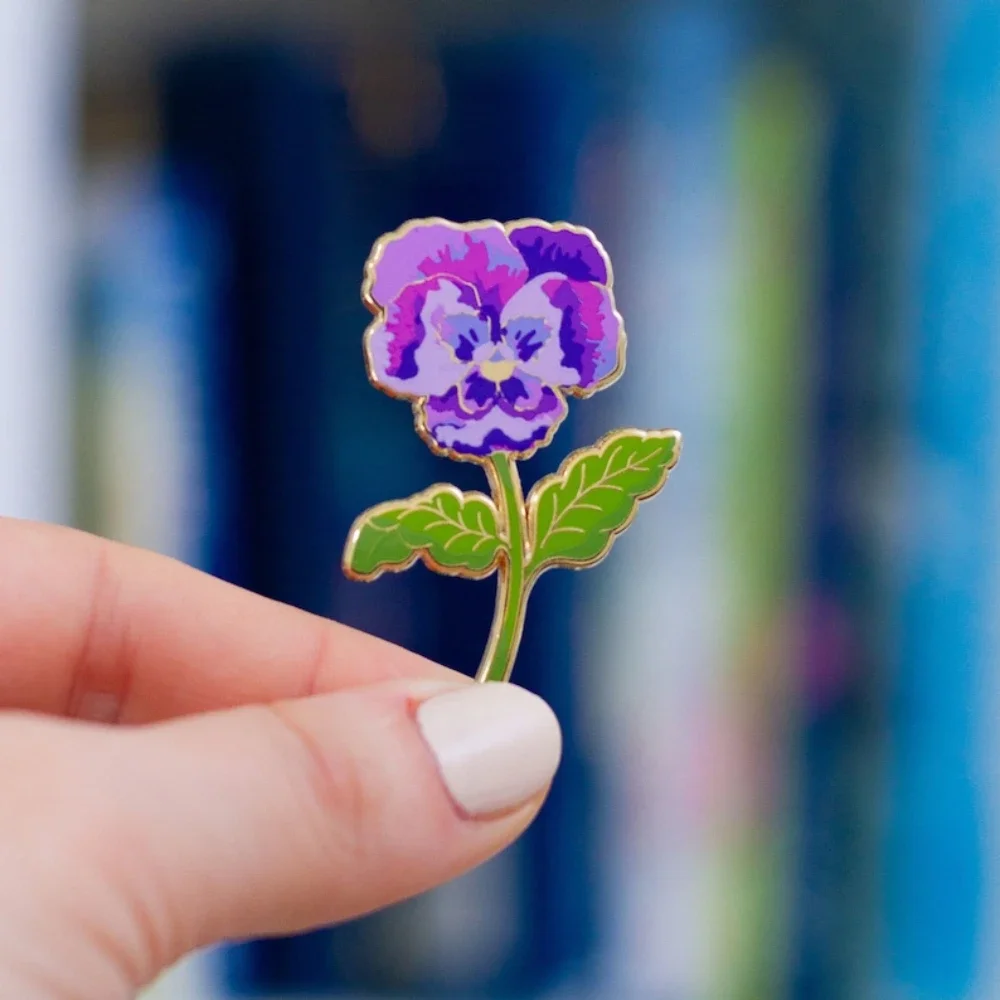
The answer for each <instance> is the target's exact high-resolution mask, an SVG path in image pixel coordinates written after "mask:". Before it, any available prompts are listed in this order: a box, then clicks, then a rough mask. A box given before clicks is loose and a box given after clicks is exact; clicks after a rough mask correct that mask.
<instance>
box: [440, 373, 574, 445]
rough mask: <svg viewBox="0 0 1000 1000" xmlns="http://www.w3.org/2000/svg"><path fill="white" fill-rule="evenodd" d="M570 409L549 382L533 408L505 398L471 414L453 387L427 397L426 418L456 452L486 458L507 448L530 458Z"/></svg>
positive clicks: (549, 436) (444, 442)
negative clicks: (515, 405) (517, 405)
mask: <svg viewBox="0 0 1000 1000" xmlns="http://www.w3.org/2000/svg"><path fill="white" fill-rule="evenodd" d="M566 412H567V407H566V401H565V400H564V399H563V397H562V395H561V394H560V393H559V392H556V391H553V390H552V389H549V388H548V387H547V386H546V387H543V389H542V392H541V393H540V396H539V398H538V401H537V404H536V405H534V406H533V407H531V408H529V409H526V410H515V409H514V408H513V407H510V406H508V405H505V404H504V402H501V403H499V404H495V405H490V406H489V407H487V408H486V409H485V410H483V411H482V412H480V413H478V414H476V415H471V414H469V413H468V412H467V411H466V409H465V408H464V407H463V405H462V402H461V399H460V397H459V393H458V390H457V389H453V390H451V391H450V392H449V393H447V394H446V395H444V396H435V397H433V398H431V399H428V400H427V402H426V404H425V405H424V411H423V422H424V427H425V428H426V430H427V432H428V433H429V434H430V436H431V438H432V439H433V440H434V442H435V444H436V445H437V446H438V447H439V448H440V449H442V450H445V451H449V452H453V453H454V454H456V455H465V456H468V457H470V458H485V457H486V456H487V455H489V454H490V453H491V452H495V451H506V452H511V453H513V454H514V455H515V456H516V457H518V458H528V457H530V456H531V455H532V454H534V452H535V451H536V450H537V449H538V448H539V447H540V446H541V445H542V444H544V443H546V442H547V441H548V440H549V439H550V438H551V436H552V434H554V433H555V429H556V428H557V427H558V426H559V424H560V423H562V421H563V419H564V418H565V416H566Z"/></svg>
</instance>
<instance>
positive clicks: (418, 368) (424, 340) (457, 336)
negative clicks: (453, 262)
mask: <svg viewBox="0 0 1000 1000" xmlns="http://www.w3.org/2000/svg"><path fill="white" fill-rule="evenodd" d="M489 338H490V326H489V323H488V322H487V321H486V320H484V319H483V318H482V316H481V315H480V310H479V304H478V301H477V296H476V290H475V289H474V288H473V287H472V286H471V285H467V284H465V283H464V282H461V281H457V280H455V279H454V278H444V277H440V278H431V279H429V280H427V281H421V282H418V283H417V284H413V285H408V286H407V287H406V288H404V289H403V290H402V292H401V293H400V294H399V296H398V297H397V298H396V299H394V300H393V301H392V302H391V303H390V304H389V307H388V308H387V309H386V312H385V319H384V320H383V321H382V322H381V323H376V324H374V325H373V326H372V327H371V332H370V333H369V335H368V342H367V347H368V363H369V370H370V372H371V375H372V378H373V380H374V381H375V382H377V383H378V385H380V386H382V387H383V388H385V389H388V390H389V391H390V392H393V393H397V394H400V395H404V396H411V397H417V396H440V395H442V394H443V393H445V392H447V391H448V390H449V389H450V388H451V387H452V386H455V385H458V383H459V382H461V381H462V379H463V378H464V377H465V374H466V372H467V370H468V361H469V360H471V357H472V352H473V350H474V349H475V345H476V344H477V343H478V342H479V341H480V340H482V341H484V342H486V341H489Z"/></svg>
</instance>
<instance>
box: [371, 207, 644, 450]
mask: <svg viewBox="0 0 1000 1000" xmlns="http://www.w3.org/2000/svg"><path fill="white" fill-rule="evenodd" d="M611 284H612V276H611V264H610V262H609V261H608V258H607V256H606V254H605V253H604V250H603V249H602V248H601V246H600V244H599V243H598V242H597V240H596V239H595V238H594V236H593V234H592V233H591V232H590V231H589V230H586V229H583V228H580V227H577V226H571V225H568V224H565V223H560V224H558V225H552V224H550V223H547V222H541V221H536V220H523V221H520V222H512V223H508V224H507V225H501V224H500V223H498V222H477V223H470V224H465V225H462V224H458V223H454V222H448V221H446V220H444V219H426V220H421V221H418V222H415V223H408V224H407V225H405V226H403V227H402V228H401V229H399V230H397V231H396V232H394V233H390V234H389V235H388V236H385V237H383V238H382V239H381V240H379V242H378V243H376V245H375V247H374V249H373V251H372V255H371V257H370V258H369V260H368V263H367V265H366V268H365V286H364V298H365V302H366V304H367V305H368V306H369V308H370V309H371V310H372V312H373V313H374V314H375V316H376V319H375V321H374V322H373V323H372V324H371V326H370V327H369V329H368V332H367V334H366V336H365V351H366V358H367V362H368V371H369V375H370V377H371V380H372V382H373V383H374V384H375V385H376V386H377V387H378V388H380V389H382V390H383V391H385V392H387V393H388V394H389V395H392V396H397V397H402V398H404V399H408V400H412V402H413V408H414V414H415V418H416V425H417V430H418V431H419V432H420V434H421V436H422V437H423V438H424V439H425V440H426V441H427V443H428V444H429V445H430V446H431V447H432V448H433V449H434V450H435V451H437V452H439V453H442V454H446V455H450V456H452V457H454V458H465V459H469V460H482V459H485V458H486V457H488V456H489V455H490V454H492V453H494V452H506V453H508V454H510V455H511V457H513V458H527V457H529V456H530V455H532V454H534V452H535V451H536V450H537V449H538V448H539V447H541V446H542V445H544V444H547V443H548V442H549V441H550V440H551V438H552V435H553V434H554V433H555V431H556V429H557V428H558V426H559V424H560V423H561V422H562V420H563V419H564V418H565V416H566V413H567V405H566V397H567V396H579V397H582V396H589V395H590V394H591V393H593V392H596V391H597V390H598V389H602V388H604V387H605V386H606V385H608V384H610V383H611V382H612V381H614V380H615V379H616V378H617V377H618V376H619V375H620V374H621V371H622V369H623V367H624V362H625V332H624V329H623V324H622V318H621V316H620V315H619V314H618V311H617V310H616V308H615V303H614V298H613V295H612V290H611Z"/></svg>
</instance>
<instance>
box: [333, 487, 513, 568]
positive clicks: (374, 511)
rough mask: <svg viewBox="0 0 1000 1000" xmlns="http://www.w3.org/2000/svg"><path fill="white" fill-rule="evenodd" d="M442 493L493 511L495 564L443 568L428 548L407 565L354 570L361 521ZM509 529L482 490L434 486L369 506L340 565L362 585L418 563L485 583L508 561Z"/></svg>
mask: <svg viewBox="0 0 1000 1000" xmlns="http://www.w3.org/2000/svg"><path fill="white" fill-rule="evenodd" d="M440 493H451V495H452V496H454V497H455V498H456V499H457V500H458V501H459V504H460V505H464V504H466V503H468V502H469V501H471V500H481V501H482V502H484V503H485V504H486V505H487V506H488V507H489V508H490V509H491V510H492V511H493V515H494V519H495V522H496V526H497V538H498V539H499V541H500V545H499V547H498V548H497V551H496V555H495V556H494V559H493V561H492V562H491V563H490V565H489V566H487V567H486V569H484V570H472V569H469V568H468V567H465V566H442V565H441V564H440V563H439V562H438V561H437V560H436V559H435V558H434V557H433V556H431V555H430V553H429V552H428V551H427V549H415V550H414V551H413V552H412V553H411V555H410V557H409V558H408V559H407V560H406V562H404V563H393V564H391V565H385V566H380V567H378V568H377V569H375V570H373V571H372V572H371V573H358V572H357V571H356V570H354V569H352V568H351V558H352V557H353V555H354V550H355V549H356V548H357V544H358V539H359V537H360V535H361V529H362V528H363V526H364V525H363V524H362V522H364V521H366V520H369V519H371V518H374V517H378V516H379V514H382V513H384V512H386V511H388V510H392V509H398V508H399V507H407V508H410V509H416V508H418V507H420V506H421V502H422V501H423V500H425V499H426V498H428V497H430V496H431V495H437V494H440ZM506 529H507V526H506V525H505V524H504V522H503V517H502V516H501V514H500V511H499V509H498V508H497V505H496V503H495V502H494V501H493V499H492V497H489V496H487V495H486V494H485V493H482V492H480V491H479V490H473V491H471V492H468V493H466V492H463V491H462V490H460V489H459V488H458V487H457V486H452V485H451V484H450V483H435V484H434V485H433V486H429V487H428V488H427V489H426V490H421V491H420V492H419V493H414V494H413V495H412V496H409V497H407V498H406V499H404V500H387V501H385V503H380V504H376V505H375V506H374V507H369V508H368V510H366V511H364V513H362V514H359V515H358V516H357V517H356V518H355V519H354V522H353V523H352V524H351V530H350V532H349V533H348V535H347V542H346V544H345V546H344V554H343V556H342V557H341V566H342V568H343V571H344V575H345V576H346V577H347V578H348V579H350V580H357V581H358V582H361V583H370V582H371V581H373V580H377V579H378V578H379V577H380V576H382V575H383V574H385V573H404V572H406V570H408V569H409V568H410V567H411V566H414V565H415V564H416V563H417V562H418V561H419V562H422V563H423V564H424V565H425V566H426V567H427V568H428V569H429V570H432V571H433V572H435V573H440V574H442V575H443V576H455V577H462V578H464V579H467V580H486V579H488V578H489V577H491V576H492V575H493V574H494V573H495V572H497V570H498V569H499V567H500V563H501V561H502V560H504V559H506V558H507V551H508V549H509V547H510V542H509V538H508V532H507V530H506Z"/></svg>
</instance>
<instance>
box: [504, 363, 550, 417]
mask: <svg viewBox="0 0 1000 1000" xmlns="http://www.w3.org/2000/svg"><path fill="white" fill-rule="evenodd" d="M499 390H500V394H499V399H498V402H499V405H500V406H502V407H503V408H504V409H505V410H506V411H507V412H508V413H521V414H524V413H527V412H532V411H534V410H537V409H538V407H540V406H541V405H542V403H543V401H544V399H545V391H546V390H545V385H544V383H543V382H541V381H540V380H539V379H537V378H533V377H532V376H531V375H529V374H528V373H527V372H524V371H515V372H514V374H513V375H511V377H510V378H509V379H507V380H506V381H505V382H501V383H500V386H499Z"/></svg>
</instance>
